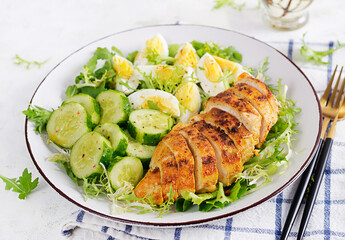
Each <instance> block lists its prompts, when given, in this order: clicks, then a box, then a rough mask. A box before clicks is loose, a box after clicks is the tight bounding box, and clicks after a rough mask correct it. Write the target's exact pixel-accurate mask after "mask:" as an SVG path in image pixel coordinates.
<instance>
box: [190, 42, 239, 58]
mask: <svg viewBox="0 0 345 240" xmlns="http://www.w3.org/2000/svg"><path fill="white" fill-rule="evenodd" d="M191 44H192V45H193V47H194V48H195V50H196V53H197V54H198V56H199V57H202V56H203V55H204V54H205V53H207V52H208V53H209V54H211V55H216V56H218V57H221V58H225V59H227V60H230V61H234V62H238V63H241V62H242V54H240V53H239V52H238V51H236V50H235V49H234V48H233V47H231V46H230V47H227V48H223V47H221V46H219V45H218V44H216V43H214V42H211V43H208V42H205V43H202V42H198V41H195V40H194V41H192V42H191Z"/></svg>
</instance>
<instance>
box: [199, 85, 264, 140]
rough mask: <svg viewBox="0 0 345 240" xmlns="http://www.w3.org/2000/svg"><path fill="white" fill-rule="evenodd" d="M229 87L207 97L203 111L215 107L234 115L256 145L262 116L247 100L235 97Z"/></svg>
mask: <svg viewBox="0 0 345 240" xmlns="http://www.w3.org/2000/svg"><path fill="white" fill-rule="evenodd" d="M230 89H231V88H230ZM230 89H227V90H225V91H223V92H221V93H219V94H217V95H216V96H214V97H212V98H210V99H208V100H207V101H206V103H205V104H204V105H205V111H204V112H209V111H210V110H211V109H213V108H217V109H220V110H222V111H224V112H228V113H229V114H231V115H232V116H234V117H236V118H237V119H238V120H239V121H240V122H241V123H242V124H243V125H244V126H245V127H246V128H247V129H248V130H249V131H250V132H251V133H252V137H253V139H254V141H255V145H256V144H257V143H258V142H259V136H260V128H261V118H262V117H261V115H260V114H259V113H258V111H257V110H256V109H255V108H254V107H253V106H252V105H251V104H250V103H249V102H248V101H246V100H244V99H242V98H239V97H237V96H236V95H235V94H234V93H232V91H231V90H230Z"/></svg>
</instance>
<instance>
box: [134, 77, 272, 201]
mask: <svg viewBox="0 0 345 240" xmlns="http://www.w3.org/2000/svg"><path fill="white" fill-rule="evenodd" d="M204 106H205V110H204V111H203V112H202V113H201V114H198V115H195V116H193V117H192V118H190V119H189V120H188V122H187V124H183V123H178V124H177V125H176V126H174V128H173V129H172V130H171V131H170V133H169V134H168V135H167V136H165V137H164V138H163V139H162V141H161V142H160V143H159V144H158V146H157V148H156V150H155V152H154V154H153V156H152V158H151V162H150V169H149V170H148V172H147V173H146V175H145V177H144V178H143V179H142V180H141V181H140V182H139V184H138V185H137V186H136V188H135V191H134V193H135V195H136V196H137V197H145V196H149V195H152V197H153V199H152V200H153V203H154V204H157V205H159V204H162V203H163V202H164V201H165V200H167V199H168V196H167V194H168V193H169V192H170V190H171V189H172V190H173V192H174V199H175V200H176V199H177V197H178V196H180V195H181V191H189V192H192V193H194V192H195V193H204V192H213V191H215V190H216V184H217V182H222V183H223V184H224V185H225V186H229V185H231V183H233V182H234V180H235V178H236V175H237V174H238V173H240V172H241V171H242V170H243V163H245V162H246V161H248V160H249V159H250V158H251V157H252V156H253V155H254V154H255V152H256V150H255V146H260V145H261V144H262V143H263V142H264V141H265V139H266V136H267V134H268V132H269V130H270V128H271V127H272V126H273V125H274V124H275V123H276V121H277V119H278V110H279V104H278V102H277V100H276V98H275V97H274V95H273V94H272V92H271V91H270V90H269V88H268V87H267V86H266V85H265V84H264V83H263V82H261V81H260V80H258V79H255V78H253V77H251V76H250V75H249V74H247V73H243V74H241V75H240V76H239V77H238V81H237V83H236V85H235V87H232V88H230V89H228V90H225V91H223V92H221V93H219V94H217V95H216V96H214V97H211V98H210V99H208V100H207V101H206V103H205V104H204Z"/></svg>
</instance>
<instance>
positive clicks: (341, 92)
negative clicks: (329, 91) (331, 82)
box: [335, 77, 345, 107]
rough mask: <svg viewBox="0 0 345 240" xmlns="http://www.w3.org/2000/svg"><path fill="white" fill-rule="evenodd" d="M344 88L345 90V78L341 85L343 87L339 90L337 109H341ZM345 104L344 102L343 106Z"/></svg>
mask: <svg viewBox="0 0 345 240" xmlns="http://www.w3.org/2000/svg"><path fill="white" fill-rule="evenodd" d="M344 88H345V77H344V79H343V83H342V84H341V87H340V89H339V93H338V94H339V95H338V98H337V101H336V103H335V106H336V107H340V104H341V103H340V97H341V95H342V94H343V92H344ZM344 103H345V102H344V101H343V102H342V104H341V105H343V104H344Z"/></svg>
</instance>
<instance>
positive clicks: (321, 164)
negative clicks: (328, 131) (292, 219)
mask: <svg viewBox="0 0 345 240" xmlns="http://www.w3.org/2000/svg"><path fill="white" fill-rule="evenodd" d="M332 145H333V139H332V138H326V140H325V143H324V145H323V148H322V150H321V154H320V158H319V160H318V163H317V166H316V168H315V173H314V182H313V183H312V185H311V188H310V192H309V195H308V198H307V202H306V204H305V207H304V212H303V216H302V220H301V225H300V227H299V230H298V235H297V239H302V238H303V235H304V232H305V230H306V228H307V225H308V222H309V218H310V215H311V212H312V211H313V208H314V203H315V200H316V198H317V194H318V192H319V189H320V186H321V182H322V179H323V175H324V173H325V169H326V165H327V162H328V157H329V154H330V152H331V148H332Z"/></svg>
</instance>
